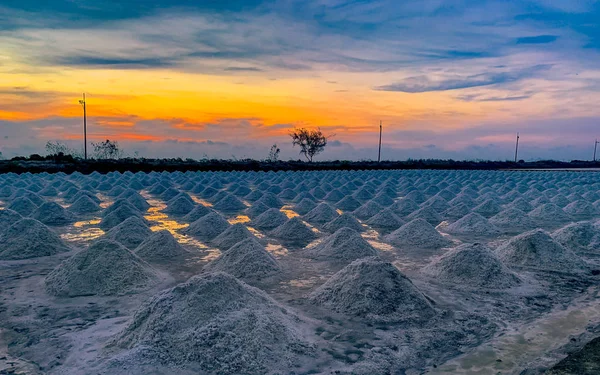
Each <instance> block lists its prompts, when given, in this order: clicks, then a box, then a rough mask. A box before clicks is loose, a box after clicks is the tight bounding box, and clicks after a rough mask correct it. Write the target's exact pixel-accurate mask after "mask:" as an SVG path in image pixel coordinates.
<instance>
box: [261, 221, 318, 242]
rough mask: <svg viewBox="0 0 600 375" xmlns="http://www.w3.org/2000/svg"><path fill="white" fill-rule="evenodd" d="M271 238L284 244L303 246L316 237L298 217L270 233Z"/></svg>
mask: <svg viewBox="0 0 600 375" xmlns="http://www.w3.org/2000/svg"><path fill="white" fill-rule="evenodd" d="M271 236H272V237H274V238H277V239H279V240H281V241H282V242H285V243H295V244H305V243H308V242H310V241H312V240H314V239H315V238H317V235H316V234H315V232H313V230H312V229H310V228H309V227H307V226H306V224H304V222H302V220H300V218H298V217H293V218H291V219H290V220H288V221H286V222H285V223H284V224H282V225H280V226H278V227H277V228H275V229H274V230H273V231H272V232H271Z"/></svg>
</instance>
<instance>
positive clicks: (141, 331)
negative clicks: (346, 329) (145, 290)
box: [112, 272, 315, 374]
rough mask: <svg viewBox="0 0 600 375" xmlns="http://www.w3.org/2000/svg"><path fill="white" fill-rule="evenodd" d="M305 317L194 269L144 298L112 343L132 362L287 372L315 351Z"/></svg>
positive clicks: (261, 294) (234, 282)
mask: <svg viewBox="0 0 600 375" xmlns="http://www.w3.org/2000/svg"><path fill="white" fill-rule="evenodd" d="M304 332H307V328H306V324H305V323H304V322H303V320H302V318H300V317H299V316H298V315H296V314H295V313H294V312H293V311H291V310H289V309H288V308H286V307H284V306H282V305H280V304H279V303H277V302H276V301H274V300H273V299H272V298H271V297H269V296H268V295H267V294H266V293H264V292H262V291H261V290H259V289H256V288H253V287H251V286H248V285H247V284H245V283H243V282H241V281H239V280H238V279H236V278H234V277H233V276H231V275H229V274H226V273H220V272H216V273H208V274H204V275H200V276H196V277H193V278H191V279H190V280H188V281H187V282H186V283H183V284H180V285H177V286H176V287H174V288H172V289H169V290H166V291H163V292H161V293H160V294H159V295H157V296H156V297H154V298H152V299H150V300H149V301H148V302H146V303H145V304H144V305H143V306H142V307H141V308H140V309H139V310H138V311H137V313H136V314H135V316H134V317H133V320H132V321H131V323H130V324H129V325H128V326H127V327H126V328H125V329H124V330H123V331H122V332H121V333H120V334H119V335H118V336H117V338H116V339H115V340H114V342H113V344H112V345H113V346H117V347H121V348H124V349H131V351H130V354H129V358H127V357H125V361H127V360H128V359H129V360H130V361H131V362H133V363H138V364H139V363H144V362H150V363H160V364H162V365H167V366H176V367H184V368H185V366H186V365H190V366H192V368H195V369H196V370H200V371H202V372H208V373H212V372H215V371H217V372H218V373H220V374H239V373H248V374H259V373H272V372H275V373H285V372H287V371H288V370H289V369H290V368H292V367H294V366H295V365H298V364H299V363H300V361H302V360H307V359H309V358H310V357H311V356H313V355H314V352H315V349H314V344H313V343H312V342H310V341H309V340H308V339H307V337H306V335H305V333H304Z"/></svg>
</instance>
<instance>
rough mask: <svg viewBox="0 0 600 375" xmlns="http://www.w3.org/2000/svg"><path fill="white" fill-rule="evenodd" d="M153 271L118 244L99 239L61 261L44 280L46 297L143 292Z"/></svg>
mask: <svg viewBox="0 0 600 375" xmlns="http://www.w3.org/2000/svg"><path fill="white" fill-rule="evenodd" d="M158 280H159V277H158V274H157V273H156V271H155V270H154V269H153V268H152V267H151V266H150V265H149V264H148V263H146V262H144V261H143V260H142V259H140V258H139V257H138V256H137V255H135V254H133V253H132V252H131V251H129V250H127V249H126V248H125V247H123V246H122V245H121V244H119V243H118V242H114V241H110V240H101V241H98V242H95V243H94V244H92V245H91V246H90V247H88V248H87V249H85V250H83V251H81V252H79V253H77V254H75V255H73V256H72V257H71V258H69V259H67V260H65V261H64V262H62V263H61V264H60V265H59V266H58V267H56V268H55V269H54V270H53V271H52V272H50V274H48V276H47V277H46V291H47V292H48V294H50V295H53V296H60V297H77V296H92V295H99V296H114V295H123V294H128V293H133V292H136V291H140V290H144V289H147V288H149V287H151V286H152V285H154V284H155V283H157V282H158Z"/></svg>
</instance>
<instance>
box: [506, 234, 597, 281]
mask: <svg viewBox="0 0 600 375" xmlns="http://www.w3.org/2000/svg"><path fill="white" fill-rule="evenodd" d="M496 254H497V255H498V258H500V260H501V261H503V262H504V263H505V264H507V265H509V266H519V267H528V268H534V269H540V270H547V271H560V272H568V273H580V272H584V271H586V270H587V266H586V264H585V262H584V261H583V260H582V259H581V258H579V257H578V256H577V255H575V254H574V253H572V252H571V251H569V250H567V249H565V248H564V247H563V246H562V245H561V244H559V243H558V242H556V241H554V240H553V239H552V237H550V235H549V234H548V233H546V232H545V231H543V230H541V229H536V230H533V231H530V232H526V233H523V234H521V235H518V236H516V237H513V238H512V239H510V240H509V241H507V242H506V243H505V244H503V245H501V246H500V247H498V248H497V249H496Z"/></svg>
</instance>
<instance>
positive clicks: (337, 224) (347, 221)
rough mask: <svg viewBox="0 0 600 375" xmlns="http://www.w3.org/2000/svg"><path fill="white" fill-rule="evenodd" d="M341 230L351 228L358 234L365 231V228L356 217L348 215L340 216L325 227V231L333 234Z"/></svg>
mask: <svg viewBox="0 0 600 375" xmlns="http://www.w3.org/2000/svg"><path fill="white" fill-rule="evenodd" d="M341 228H351V229H353V230H355V231H357V232H364V231H365V228H364V227H363V226H362V224H361V223H359V222H358V220H356V219H355V218H354V216H352V215H350V214H348V213H343V214H341V215H340V216H338V217H337V218H335V219H334V220H333V221H331V222H329V223H327V224H325V225H324V226H323V229H325V230H326V231H328V232H330V233H333V232H335V231H337V230H338V229H341Z"/></svg>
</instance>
